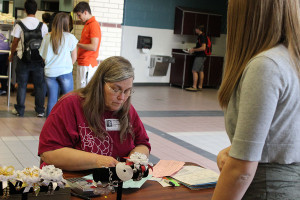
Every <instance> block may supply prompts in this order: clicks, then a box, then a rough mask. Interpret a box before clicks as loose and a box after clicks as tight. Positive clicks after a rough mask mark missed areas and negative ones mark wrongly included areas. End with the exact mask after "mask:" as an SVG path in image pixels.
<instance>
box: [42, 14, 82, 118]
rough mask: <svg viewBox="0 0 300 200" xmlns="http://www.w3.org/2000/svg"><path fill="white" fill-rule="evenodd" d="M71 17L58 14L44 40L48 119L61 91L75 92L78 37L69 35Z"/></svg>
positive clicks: (43, 53) (43, 56) (64, 92)
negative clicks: (74, 65) (74, 78)
mask: <svg viewBox="0 0 300 200" xmlns="http://www.w3.org/2000/svg"><path fill="white" fill-rule="evenodd" d="M69 19H70V17H69V15H68V14H66V13H58V14H57V15H56V16H55V18H54V20H53V23H52V31H51V33H50V34H47V35H46V36H45V37H44V38H43V42H42V44H41V47H40V55H41V56H42V58H43V59H44V61H45V81H46V85H47V91H48V106H47V111H46V116H47V117H48V116H49V114H50V112H51V110H52V108H53V106H54V105H55V104H56V102H57V99H58V94H59V89H60V91H61V93H62V94H66V93H68V92H70V91H72V90H73V75H72V71H73V64H74V63H75V62H76V58H77V42H78V40H77V39H76V37H75V36H74V35H73V34H71V33H69Z"/></svg>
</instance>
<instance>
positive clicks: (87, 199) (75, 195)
mask: <svg viewBox="0 0 300 200" xmlns="http://www.w3.org/2000/svg"><path fill="white" fill-rule="evenodd" d="M71 195H72V196H73V197H78V198H81V199H85V200H91V198H89V197H86V196H83V195H80V194H77V193H75V192H72V191H71Z"/></svg>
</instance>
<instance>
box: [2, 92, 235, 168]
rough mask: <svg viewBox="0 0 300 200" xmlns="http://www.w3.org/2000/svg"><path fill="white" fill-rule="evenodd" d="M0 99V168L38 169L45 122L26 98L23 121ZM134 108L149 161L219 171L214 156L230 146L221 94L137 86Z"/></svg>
mask: <svg viewBox="0 0 300 200" xmlns="http://www.w3.org/2000/svg"><path fill="white" fill-rule="evenodd" d="M15 95H16V93H12V96H11V101H10V106H9V108H8V107H7V104H6V96H0V164H1V165H13V166H15V168H16V169H23V168H24V167H28V166H29V167H31V166H33V165H36V166H38V164H39V157H38V156H37V148H38V139H39V133H40V131H41V129H42V126H43V124H44V122H45V118H37V117H35V112H34V98H33V97H32V96H30V93H29V92H28V93H27V97H26V113H25V116H24V118H18V117H16V116H14V115H12V114H11V110H12V109H13V104H14V103H15V102H16V97H15ZM132 104H133V106H134V107H135V108H136V110H137V111H138V113H139V115H140V117H141V120H142V121H143V123H144V125H145V128H146V130H147V132H148V134H149V137H150V142H151V145H152V151H151V157H150V160H151V161H152V162H153V163H156V162H158V161H159V160H160V159H164V160H181V161H187V162H195V163H198V164H200V165H202V166H204V167H207V168H210V169H213V170H214V171H218V170H217V166H216V155H217V153H218V152H219V151H220V150H221V149H223V148H225V147H227V146H228V145H229V140H228V138H227V136H226V133H225V128H224V119H223V113H222V111H221V109H220V107H219V105H218V102H217V90H215V89H204V90H203V91H202V92H187V91H185V90H182V89H181V88H177V87H168V86H136V87H135V93H134V95H133V97H132Z"/></svg>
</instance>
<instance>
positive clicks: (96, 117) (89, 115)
mask: <svg viewBox="0 0 300 200" xmlns="http://www.w3.org/2000/svg"><path fill="white" fill-rule="evenodd" d="M129 78H134V71H133V68H132V66H131V63H130V62H129V61H128V60H126V59H125V58H123V57H120V56H114V57H110V58H107V59H105V60H104V61H102V62H101V64H100V65H99V67H98V69H97V71H96V72H95V74H94V75H93V78H92V79H91V81H90V82H89V83H88V85H87V86H86V87H84V88H81V89H79V90H77V91H76V92H77V93H78V94H79V96H81V97H83V98H84V101H83V103H82V108H83V112H84V116H85V118H86V120H87V122H88V125H89V127H90V129H91V130H92V131H93V132H94V133H95V134H96V135H98V136H99V137H100V138H102V139H103V138H104V136H105V135H106V134H107V132H106V130H105V129H104V127H103V124H101V120H100V119H101V117H102V116H103V114H104V112H105V99H104V86H105V82H119V81H123V80H126V79H129ZM130 105H131V97H130V96H129V97H128V99H127V100H126V102H125V103H124V105H123V107H122V108H121V109H120V110H118V111H116V113H115V114H116V116H117V117H118V119H119V121H120V140H121V141H124V139H125V138H126V136H127V133H129V134H131V136H132V137H134V135H133V132H132V129H131V126H130V118H129V109H130Z"/></svg>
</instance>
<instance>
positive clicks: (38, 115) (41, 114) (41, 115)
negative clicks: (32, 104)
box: [36, 113, 45, 117]
mask: <svg viewBox="0 0 300 200" xmlns="http://www.w3.org/2000/svg"><path fill="white" fill-rule="evenodd" d="M36 116H37V117H44V116H45V113H36Z"/></svg>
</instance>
